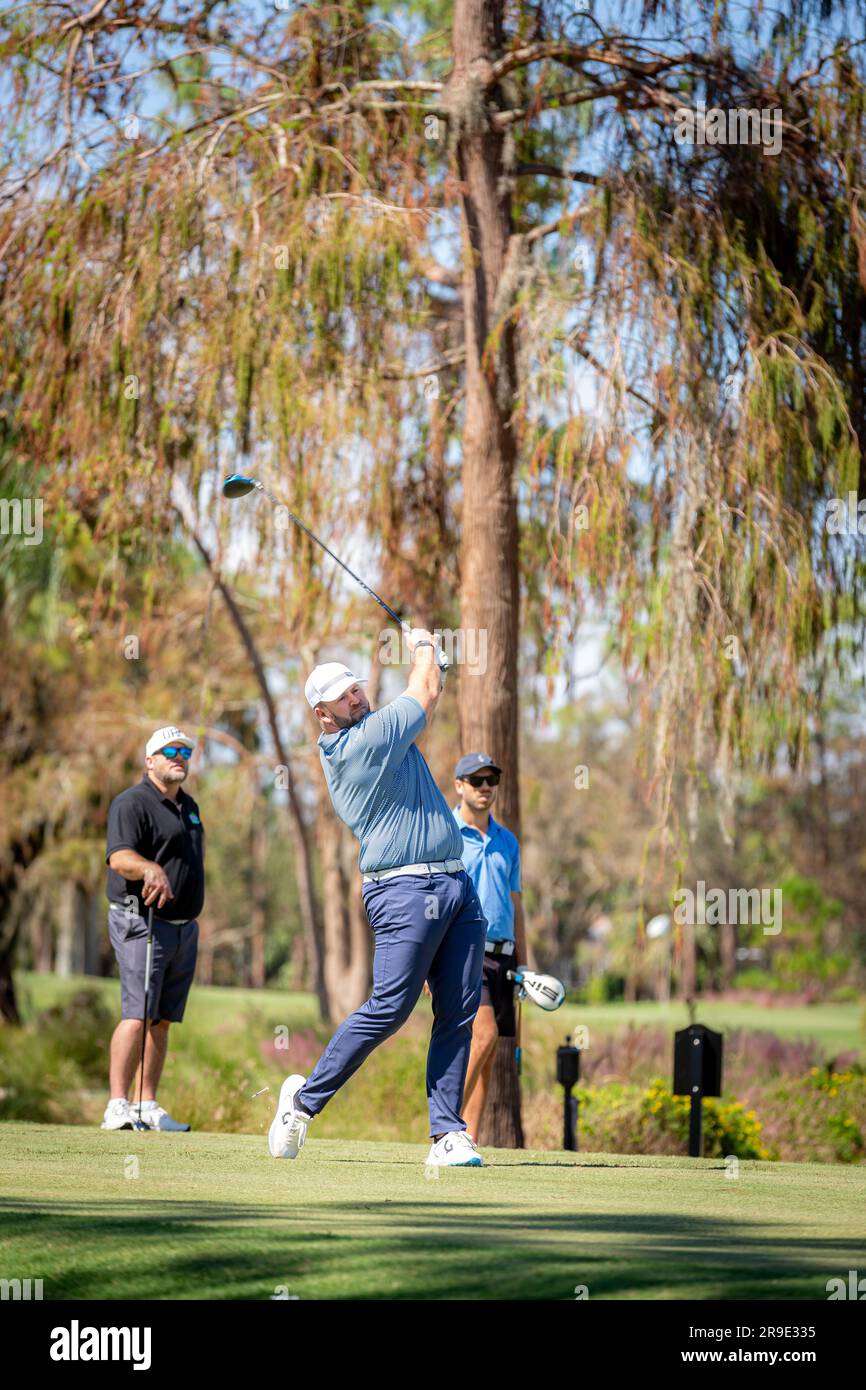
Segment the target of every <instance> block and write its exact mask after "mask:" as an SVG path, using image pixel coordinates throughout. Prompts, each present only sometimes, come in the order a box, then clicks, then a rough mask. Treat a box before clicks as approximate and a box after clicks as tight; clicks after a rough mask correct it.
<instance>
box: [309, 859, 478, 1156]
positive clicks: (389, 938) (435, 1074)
mask: <svg viewBox="0 0 866 1390" xmlns="http://www.w3.org/2000/svg"><path fill="white" fill-rule="evenodd" d="M363 896H364V906H365V907H366V909H367V920H368V921H369V923H370V927H371V929H372V932H373V936H374V939H375V949H374V954H373V993H372V995H371V996H370V998H369V999H368V1000H367V1002H366V1004H362V1005H361V1007H360V1008H359V1009H356V1010H355V1012H354V1013H353V1014H350V1015H349V1017H348V1018H347V1019H346V1021H345V1022H344V1023H341V1024H340V1027H339V1028H338V1029H337V1031H336V1033H335V1034H334V1036H333V1037H332V1039H331V1041H330V1043H329V1044H328V1046H327V1048H326V1050H325V1052H324V1054H323V1055H322V1057H321V1058H320V1059H319V1061H318V1062H317V1063H316V1066H315V1067H314V1068H313V1070H312V1072H311V1073H310V1075H309V1077H308V1078H307V1081H306V1083H305V1084H304V1086H303V1087H302V1088H301V1090H300V1091H299V1092H298V1094H297V1096H296V1097H295V1103H296V1105H298V1106H299V1107H300V1108H301V1109H302V1110H306V1111H307V1113H308V1114H310V1115H317V1114H318V1113H319V1111H320V1110H323V1109H324V1107H325V1106H326V1105H327V1103H328V1101H329V1100H330V1099H331V1096H333V1095H334V1094H335V1093H336V1092H337V1091H339V1089H340V1087H341V1086H343V1085H345V1083H346V1082H347V1081H348V1080H349V1077H350V1076H352V1075H353V1074H354V1073H355V1072H356V1071H357V1070H358V1068H359V1067H360V1065H361V1063H362V1062H363V1061H365V1059H366V1058H367V1057H369V1055H370V1053H371V1052H372V1051H373V1048H374V1047H378V1046H379V1044H380V1043H382V1042H384V1041H385V1039H386V1038H390V1037H391V1035H392V1033H396V1032H397V1029H398V1028H400V1027H402V1025H403V1024H404V1023H405V1022H406V1019H407V1018H408V1017H409V1015H410V1013H411V1012H412V1010H413V1008H414V1007H415V1005H416V1003H417V1002H418V997H419V995H420V993H421V990H422V989H423V987H424V981H425V980H427V981H428V982H429V985H430V992H431V994H432V996H433V1031H432V1034H431V1037H430V1048H429V1051H428V1053H427V1103H428V1106H429V1109H430V1133H431V1135H432V1134H445V1133H447V1132H448V1131H451V1130H460V1129H465V1128H466V1126H465V1124H464V1123H463V1120H462V1119H461V1117H460V1106H461V1102H462V1099H463V1085H464V1082H465V1081H466V1069H467V1067H468V1065H469V1047H470V1043H471V1040H472V1023H473V1020H474V1018H475V1015H476V1013H477V1011H478V1004H479V1002H480V999H481V977H482V967H483V964H484V942H485V938H486V936H487V919H486V918H485V916H484V913H483V912H482V910H481V903H480V902H479V901H478V894H477V893H476V891H475V888H474V885H473V883H472V880H471V879H470V877H469V875H468V874H467V873H466V871H465V870H464V869H461V870H460V871H459V872H458V873H454V874H402V875H400V876H398V877H396V878H386V879H383V880H382V881H381V882H379V883H365V884H364V890H363Z"/></svg>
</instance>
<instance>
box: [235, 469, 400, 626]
mask: <svg viewBox="0 0 866 1390" xmlns="http://www.w3.org/2000/svg"><path fill="white" fill-rule="evenodd" d="M255 485H256V487H257V488H258V489H259V491H260V492H262V493H264V495H265V497H267V499H268V501H269V502H272V503H273V504H274V506H275V507H283V508H285V511H286V513H287V515H288V516H289V517H290V519H291V520H292V521H293V522H294V523H295V525H296V526H300V528H301V530H302V531H303V532H305V534H306V535H308V536H309V538H310V540H311V541H315V543H316V545H317V546H319V547H320V548H321V549H322V550H324V552H325V554H326V555H330V557H331V559H332V560H334V561H335V562H336V564H338V565H339V566H340V569H342V570H345V572H346V574H348V575H349V576H350V578H352V579H354V581H355V583H356V584H360V586H361V588H362V589H363V590H364V591H365V593H368V594H369V595H370V598H372V599H375V601H376V603H378V605H379V607H380V608H383V609H384V610H385V612H386V613H387V614H388V617H389V618H393V619H394V622H395V623H399V624H400V626H402V625H403V619H402V618H401V617H400V615H399V613H395V612H394V609H393V608H391V607H389V605H388V604H387V603H386V602H385V600H384V599H383V598H380V597H379V595H378V594H377V593H376V591H375V590H374V589H371V588H370V585H369V584H365V583H364V580H363V579H362V578H361V576H360V575H359V574H356V573H355V571H354V570H352V569H349V566H348V565H347V564H346V563H345V561H344V560H341V559H340V557H339V555H335V554H334V552H333V550H331V549H330V547H329V546H327V545H325V542H324V541H320V540H319V537H318V536H317V535H316V534H315V533H314V532H313V531H311V530H310V528H309V526H305V525H304V523H303V522H302V521H301V519H300V517H297V516H295V514H294V512H290V511H289V509H288V507H286V504H285V502H281V501H280V500H279V498H278V497H275V496H274V494H273V493H272V492H269V490H268V489H267V488H266V487H265V485H264V483H260V482H259V481H258V479H256V480H255Z"/></svg>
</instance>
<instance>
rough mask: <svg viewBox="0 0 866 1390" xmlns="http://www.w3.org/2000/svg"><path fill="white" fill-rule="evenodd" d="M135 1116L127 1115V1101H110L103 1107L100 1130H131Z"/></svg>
mask: <svg viewBox="0 0 866 1390" xmlns="http://www.w3.org/2000/svg"><path fill="white" fill-rule="evenodd" d="M135 1118H136V1116H134V1115H131V1114H130V1113H129V1101H128V1100H110V1101H109V1102H108V1104H107V1105H106V1107H105V1114H104V1115H103V1117H102V1124H101V1125H100V1126H99V1128H100V1129H132V1127H133V1121H134V1119H135Z"/></svg>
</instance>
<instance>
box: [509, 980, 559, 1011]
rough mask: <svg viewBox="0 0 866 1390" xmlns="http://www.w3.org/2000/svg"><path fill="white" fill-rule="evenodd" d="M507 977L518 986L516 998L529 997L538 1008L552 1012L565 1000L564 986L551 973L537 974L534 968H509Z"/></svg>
mask: <svg viewBox="0 0 866 1390" xmlns="http://www.w3.org/2000/svg"><path fill="white" fill-rule="evenodd" d="M508 979H509V980H513V981H514V983H515V984H516V985H519V986H520V993H519V994H518V996H517V997H518V999H523V998H524V997H526V998H527V999H531V1000H532V1002H533V1004H537V1005H538V1007H539V1008H540V1009H547V1010H548V1011H551V1012H552V1011H553V1010H554V1009H558V1008H559V1006H560V1004H562V1003H563V1001H564V1000H565V987H564V985H563V984H562V982H561V981H560V980H557V979H556V978H555V976H553V975H539V974H537V973H536V971H534V970H509V971H508Z"/></svg>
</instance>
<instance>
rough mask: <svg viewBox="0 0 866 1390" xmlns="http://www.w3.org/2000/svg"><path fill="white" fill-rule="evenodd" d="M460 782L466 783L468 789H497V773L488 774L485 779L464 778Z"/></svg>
mask: <svg viewBox="0 0 866 1390" xmlns="http://www.w3.org/2000/svg"><path fill="white" fill-rule="evenodd" d="M462 781H464V782H468V783H469V785H470V787H498V786H499V773H498V772H489V773H488V774H487V775H486V776H485V777H464V778H462Z"/></svg>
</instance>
